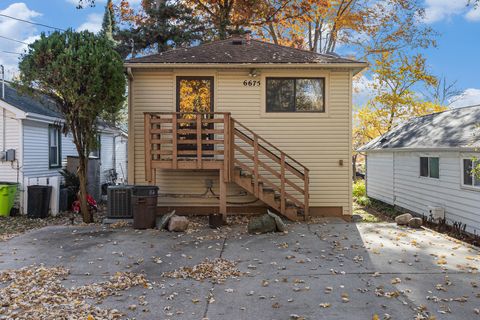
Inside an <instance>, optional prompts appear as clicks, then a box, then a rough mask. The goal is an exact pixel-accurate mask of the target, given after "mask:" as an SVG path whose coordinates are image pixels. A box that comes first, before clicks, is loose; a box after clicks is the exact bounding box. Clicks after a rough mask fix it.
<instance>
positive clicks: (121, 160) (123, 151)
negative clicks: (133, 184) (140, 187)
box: [115, 137, 128, 181]
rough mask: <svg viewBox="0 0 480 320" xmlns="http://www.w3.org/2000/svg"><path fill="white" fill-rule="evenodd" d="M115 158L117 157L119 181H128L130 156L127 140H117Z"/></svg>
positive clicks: (121, 138) (120, 138) (118, 138)
mask: <svg viewBox="0 0 480 320" xmlns="http://www.w3.org/2000/svg"><path fill="white" fill-rule="evenodd" d="M115 157H116V168H115V169H116V170H117V174H118V178H119V179H123V181H127V180H128V175H127V171H128V168H127V165H128V160H127V157H128V154H127V139H126V138H124V137H117V138H116V139H115Z"/></svg>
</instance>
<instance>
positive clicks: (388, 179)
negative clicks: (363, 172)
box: [366, 152, 394, 205]
mask: <svg viewBox="0 0 480 320" xmlns="http://www.w3.org/2000/svg"><path fill="white" fill-rule="evenodd" d="M366 185H367V195H368V196H369V197H372V198H374V199H377V200H381V201H383V202H386V203H388V204H391V205H393V200H394V192H393V153H392V152H388V153H387V152H382V153H380V152H371V153H369V154H368V156H367V182H366Z"/></svg>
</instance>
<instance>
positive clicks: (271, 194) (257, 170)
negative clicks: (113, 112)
mask: <svg viewBox="0 0 480 320" xmlns="http://www.w3.org/2000/svg"><path fill="white" fill-rule="evenodd" d="M157 169H177V170H178V169H186V170H188V169H200V170H202V169H203V170H218V171H219V174H220V212H222V213H224V214H226V202H227V200H226V183H228V182H233V183H235V184H237V185H239V186H240V187H242V188H243V189H245V190H246V191H247V192H249V193H250V194H252V195H253V196H254V197H256V198H257V199H259V200H260V201H262V202H263V203H264V204H265V205H267V206H268V207H270V209H272V210H274V211H276V212H277V213H280V214H281V215H283V216H285V217H286V218H288V219H290V220H293V221H297V220H301V219H307V218H308V211H309V205H308V203H309V171H308V169H307V168H306V167H305V166H304V165H302V164H301V163H299V162H298V161H297V160H295V159H294V158H292V157H291V156H289V155H287V154H286V153H285V152H283V151H282V150H280V149H279V148H277V147H276V146H274V145H273V144H272V143H270V142H269V141H267V140H266V139H264V138H262V137H261V136H259V135H258V134H256V133H255V132H253V131H252V130H250V129H249V128H247V127H246V126H245V125H243V124H242V123H240V122H238V121H237V120H235V119H233V118H232V117H231V115H230V113H218V112H216V113H179V112H173V113H145V179H146V180H147V181H149V182H153V183H155V176H156V174H155V171H156V170H157Z"/></svg>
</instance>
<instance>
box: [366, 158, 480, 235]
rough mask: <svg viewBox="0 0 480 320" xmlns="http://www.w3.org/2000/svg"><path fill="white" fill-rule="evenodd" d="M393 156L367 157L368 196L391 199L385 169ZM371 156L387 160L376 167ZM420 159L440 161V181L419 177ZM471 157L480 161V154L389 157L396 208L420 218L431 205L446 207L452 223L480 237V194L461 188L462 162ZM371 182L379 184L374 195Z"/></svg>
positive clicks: (476, 191) (446, 212)
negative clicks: (432, 158)
mask: <svg viewBox="0 0 480 320" xmlns="http://www.w3.org/2000/svg"><path fill="white" fill-rule="evenodd" d="M392 154H393V153H392V152H382V155H380V153H377V152H370V153H369V154H368V162H369V164H368V168H369V169H367V170H368V171H367V185H368V195H369V196H371V197H372V198H374V199H378V200H382V199H388V198H389V197H390V194H389V192H388V190H389V188H390V185H391V183H390V179H389V177H388V175H385V171H384V170H383V168H384V167H386V166H388V160H386V159H387V158H388V156H387V155H390V156H391V155H392ZM372 156H373V158H377V159H380V158H383V159H384V160H383V162H380V165H378V166H374V165H373V164H372V163H371V160H372ZM421 156H431V157H439V158H440V178H439V179H432V178H424V177H420V176H419V165H420V164H419V163H420V160H419V158H420V157H421ZM472 156H476V157H480V154H478V153H477V154H471V153H469V154H463V153H460V152H447V151H442V152H395V156H394V157H393V156H391V157H390V158H391V159H392V160H390V161H391V163H392V165H393V163H394V176H393V181H394V202H393V204H395V205H397V206H400V207H402V208H405V209H407V210H411V211H412V212H415V213H418V214H425V213H426V210H427V207H428V206H429V205H430V206H440V207H443V208H445V214H446V218H447V220H448V221H449V222H450V223H451V222H452V221H460V222H462V223H465V224H467V226H468V227H467V230H468V231H470V232H473V231H474V230H476V232H477V233H478V232H479V231H480V190H478V189H477V190H472V189H469V188H465V187H463V186H462V175H463V172H462V165H461V159H463V158H464V157H465V158H470V157H472ZM393 159H394V161H393ZM374 161H376V160H374ZM372 181H376V182H375V183H374V184H377V187H376V188H375V191H374V192H372V190H371V183H372ZM382 186H384V188H382ZM382 201H384V200H382ZM385 202H387V201H385Z"/></svg>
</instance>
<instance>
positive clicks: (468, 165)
mask: <svg viewBox="0 0 480 320" xmlns="http://www.w3.org/2000/svg"><path fill="white" fill-rule="evenodd" d="M479 165H480V161H478V160H474V159H463V160H462V171H463V178H462V185H464V186H466V187H474V188H478V189H480V177H479V176H478V175H477V174H476V170H475V168H477V167H478V166H479Z"/></svg>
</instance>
